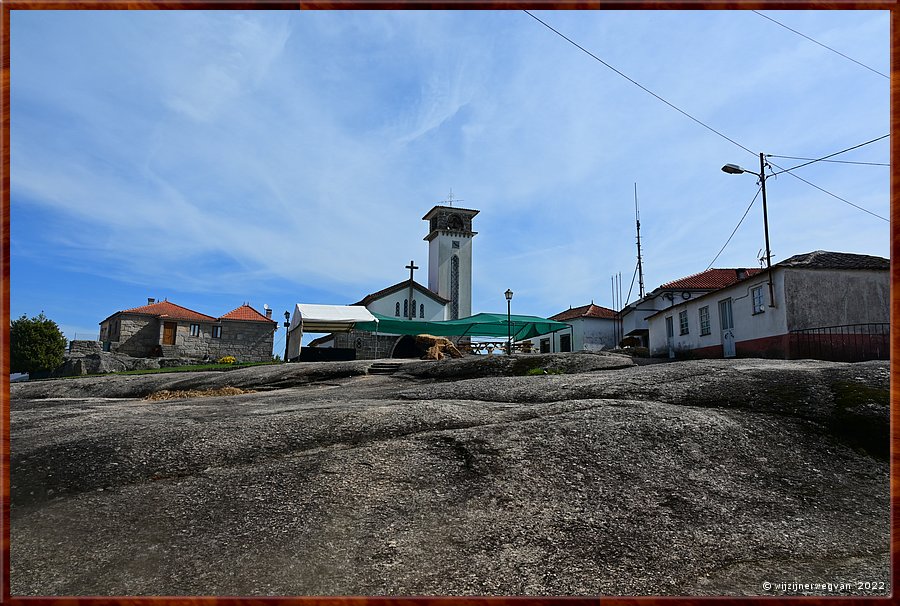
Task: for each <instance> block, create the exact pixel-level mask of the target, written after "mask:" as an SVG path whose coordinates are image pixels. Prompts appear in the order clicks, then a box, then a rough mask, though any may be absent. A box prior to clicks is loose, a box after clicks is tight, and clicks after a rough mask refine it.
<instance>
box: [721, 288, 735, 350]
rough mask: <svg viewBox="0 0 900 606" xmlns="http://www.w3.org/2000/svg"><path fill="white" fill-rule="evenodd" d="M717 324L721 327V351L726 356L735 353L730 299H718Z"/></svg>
mask: <svg viewBox="0 0 900 606" xmlns="http://www.w3.org/2000/svg"><path fill="white" fill-rule="evenodd" d="M719 326H720V327H721V328H722V352H723V355H724V356H725V357H726V358H733V357H734V356H735V355H736V351H735V347H734V316H733V315H732V314H731V299H725V300H724V301H719Z"/></svg>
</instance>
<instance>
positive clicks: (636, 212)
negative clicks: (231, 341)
mask: <svg viewBox="0 0 900 606" xmlns="http://www.w3.org/2000/svg"><path fill="white" fill-rule="evenodd" d="M634 221H635V223H636V224H637V249H638V289H639V291H640V293H641V294H640V298H641V299H643V298H644V267H643V265H642V264H641V213H640V211H639V210H638V200H637V183H635V184H634ZM629 290H631V288H630V287H629Z"/></svg>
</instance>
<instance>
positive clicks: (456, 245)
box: [450, 240, 459, 248]
mask: <svg viewBox="0 0 900 606" xmlns="http://www.w3.org/2000/svg"><path fill="white" fill-rule="evenodd" d="M450 247H451V248H459V240H453V242H452V244H451V246H450Z"/></svg>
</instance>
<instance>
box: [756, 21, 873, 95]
mask: <svg viewBox="0 0 900 606" xmlns="http://www.w3.org/2000/svg"><path fill="white" fill-rule="evenodd" d="M753 12H754V13H756V14H757V15H759V16H760V17H762V18H763V19H768V20H769V21H771V22H772V23H775V24H777V25H780V26H781V27H783V28H784V29H786V30H789V31H792V32H794V33H795V34H797V35H798V36H802V37H804V38H806V39H807V40H809V41H810V42H815V43H816V44H818V45H819V46H821V47H822V48H827V49H828V50H830V51H831V52H833V53H837V54H838V55H840V56H841V57H843V58H844V59H849V60H850V61H853V62H854V63H856V64H857V65H861V66H862V67H864V68H866V69H867V70H869V71H870V72H875V73H876V74H878V75H879V76H881V77H882V78H887V79H888V80H890V76H888V75H887V74H883V73H881V72H880V71H878V70H877V69H872V68H871V67H869V66H868V65H866V64H865V63H860V62H859V61H857V60H856V59H854V58H853V57H848V56H847V55H845V54H844V53H842V52H840V51H837V50H835V49H833V48H831V47H830V46H828V45H825V44H822V43H821V42H819V41H818V40H813V39H812V38H810V37H809V36H807V35H806V34H801V33H800V32H798V31H797V30H795V29H793V28H790V27H788V26H787V25H785V24H784V23H781V22H780V21H776V20H775V19H773V18H772V17H769V16H768V15H764V14H762V13H761V12H759V11H753Z"/></svg>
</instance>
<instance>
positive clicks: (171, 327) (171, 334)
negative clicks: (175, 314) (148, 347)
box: [163, 322, 178, 345]
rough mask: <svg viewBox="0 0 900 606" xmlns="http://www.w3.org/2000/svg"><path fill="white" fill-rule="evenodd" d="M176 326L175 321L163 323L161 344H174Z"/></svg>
mask: <svg viewBox="0 0 900 606" xmlns="http://www.w3.org/2000/svg"><path fill="white" fill-rule="evenodd" d="M177 327H178V323H177V322H164V323H163V345H175V329H176V328H177Z"/></svg>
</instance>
